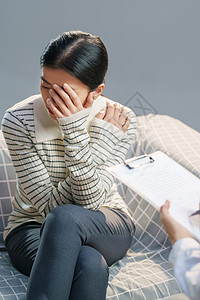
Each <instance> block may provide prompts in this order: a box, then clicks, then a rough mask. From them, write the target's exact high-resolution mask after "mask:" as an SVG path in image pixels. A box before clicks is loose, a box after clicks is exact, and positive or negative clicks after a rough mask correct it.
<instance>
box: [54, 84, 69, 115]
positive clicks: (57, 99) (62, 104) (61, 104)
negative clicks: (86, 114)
mask: <svg viewBox="0 0 200 300" xmlns="http://www.w3.org/2000/svg"><path fill="white" fill-rule="evenodd" d="M49 94H50V96H51V97H52V99H53V100H54V103H55V106H57V107H58V108H59V110H60V111H61V113H62V114H63V115H69V114H70V110H69V109H68V107H67V106H66V103H65V102H64V101H63V99H61V98H60V96H59V95H58V94H57V93H56V92H55V91H54V90H52V89H50V90H49ZM51 103H52V102H51ZM52 104H53V103H52Z"/></svg>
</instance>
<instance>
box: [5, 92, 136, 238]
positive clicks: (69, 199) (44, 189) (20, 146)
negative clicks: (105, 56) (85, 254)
mask: <svg viewBox="0 0 200 300" xmlns="http://www.w3.org/2000/svg"><path fill="white" fill-rule="evenodd" d="M105 100H107V101H111V102H112V100H110V99H108V98H105V97H102V96H100V97H98V99H97V100H95V102H94V104H93V106H92V108H87V109H84V110H82V111H80V112H78V113H76V114H74V115H72V116H69V117H66V118H62V119H59V120H58V122H57V121H54V120H52V119H51V118H50V117H49V115H48V112H47V110H46V107H45V105H44V103H43V100H42V97H41V95H35V96H32V97H29V98H27V99H25V100H23V101H21V102H19V103H17V104H16V105H14V106H13V107H12V108H10V109H8V110H7V112H6V114H5V116H4V118H3V121H2V131H3V135H4V138H5V140H6V143H7V146H8V149H9V152H10V156H11V158H12V162H13V165H14V167H15V171H16V174H17V189H16V195H15V197H14V199H13V211H12V213H11V215H10V216H9V219H8V226H7V228H6V230H5V232H4V239H5V238H6V236H7V235H8V233H9V232H10V231H11V230H12V229H13V228H15V227H17V226H18V225H20V224H22V223H24V222H29V221H36V222H39V223H42V222H43V221H44V218H45V217H46V215H47V214H48V213H49V212H50V211H51V210H52V209H54V208H55V207H57V206H58V205H62V204H69V203H71V204H76V205H80V206H83V207H85V208H87V209H92V210H97V209H98V208H100V207H101V206H107V207H111V208H117V209H121V210H123V211H125V212H126V213H127V214H129V212H128V208H127V206H126V204H125V203H124V201H123V199H122V198H121V196H120V195H119V193H118V191H117V187H116V184H115V183H114V178H113V176H112V175H111V174H110V173H109V172H108V171H107V170H106V167H109V166H112V165H115V164H118V163H122V162H123V160H124V159H125V156H126V154H127V151H128V149H129V147H130V144H131V143H132V142H133V141H134V137H135V131H136V117H135V114H134V113H133V112H132V111H131V110H130V109H129V108H128V113H129V114H131V124H130V126H129V128H128V130H127V131H126V133H123V132H122V131H121V130H120V129H118V128H117V127H116V126H114V125H112V124H111V123H109V122H106V121H104V120H100V119H97V118H95V115H96V114H97V113H98V112H99V111H100V110H101V109H102V108H103V107H105V106H106V101H105ZM129 215H130V214H129Z"/></svg>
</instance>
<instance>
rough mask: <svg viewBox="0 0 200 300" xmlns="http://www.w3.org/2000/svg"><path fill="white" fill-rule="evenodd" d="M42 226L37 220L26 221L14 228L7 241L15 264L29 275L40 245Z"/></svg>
mask: <svg viewBox="0 0 200 300" xmlns="http://www.w3.org/2000/svg"><path fill="white" fill-rule="evenodd" d="M41 226H42V225H41V224H39V223H37V222H28V223H24V224H22V225H20V226H18V227H17V228H15V229H13V230H12V231H11V233H10V234H9V235H8V237H7V238H6V241H5V245H6V248H7V251H8V254H9V256H10V259H11V261H12V263H13V265H14V266H15V267H16V268H17V269H18V270H19V271H20V272H21V273H23V274H25V275H27V276H29V275H30V272H31V268H32V265H33V262H34V260H35V257H36V254H37V250H38V247H39V242H40V230H41Z"/></svg>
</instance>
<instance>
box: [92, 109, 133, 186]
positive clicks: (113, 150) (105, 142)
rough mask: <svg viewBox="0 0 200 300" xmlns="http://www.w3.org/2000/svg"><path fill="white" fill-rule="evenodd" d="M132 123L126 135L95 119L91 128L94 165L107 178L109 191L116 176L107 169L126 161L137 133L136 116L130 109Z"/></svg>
mask: <svg viewBox="0 0 200 300" xmlns="http://www.w3.org/2000/svg"><path fill="white" fill-rule="evenodd" d="M128 114H129V115H130V116H131V123H130V126H129V128H128V129H127V131H126V132H125V133H123V132H122V131H121V130H120V129H119V128H117V127H116V126H114V125H113V124H111V123H109V122H106V121H104V120H100V119H98V118H95V119H94V120H93V121H92V123H91V127H90V137H91V139H90V147H91V153H92V155H93V159H94V163H95V164H96V165H97V168H98V171H99V173H100V174H101V176H102V178H105V179H106V180H105V183H106V185H107V190H110V189H111V187H112V185H113V183H114V180H115V178H114V176H113V175H112V174H110V173H109V172H108V171H107V167H111V166H113V165H116V164H120V163H122V162H123V161H124V159H125V157H126V154H127V152H128V149H129V147H130V145H131V143H133V141H134V138H135V133H136V125H137V122H136V116H135V113H134V112H133V111H132V110H130V109H129V111H128Z"/></svg>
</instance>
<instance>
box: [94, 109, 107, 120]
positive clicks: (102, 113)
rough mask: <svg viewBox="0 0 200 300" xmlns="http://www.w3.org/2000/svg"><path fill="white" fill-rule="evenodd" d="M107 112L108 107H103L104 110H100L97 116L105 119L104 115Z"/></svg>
mask: <svg viewBox="0 0 200 300" xmlns="http://www.w3.org/2000/svg"><path fill="white" fill-rule="evenodd" d="M105 112H106V109H105V108H103V109H102V110H100V112H99V113H98V114H97V115H96V118H98V119H101V120H103V118H104V116H105Z"/></svg>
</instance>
